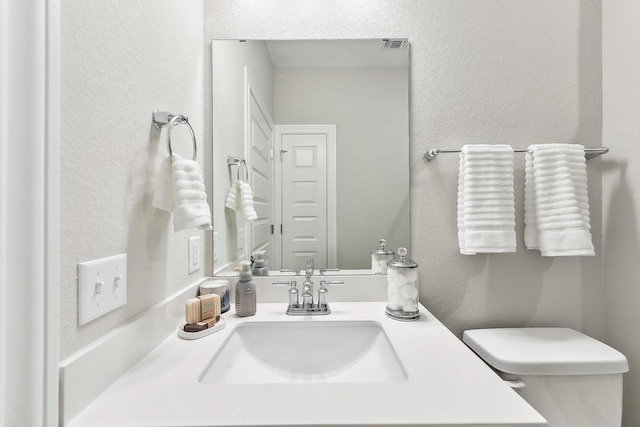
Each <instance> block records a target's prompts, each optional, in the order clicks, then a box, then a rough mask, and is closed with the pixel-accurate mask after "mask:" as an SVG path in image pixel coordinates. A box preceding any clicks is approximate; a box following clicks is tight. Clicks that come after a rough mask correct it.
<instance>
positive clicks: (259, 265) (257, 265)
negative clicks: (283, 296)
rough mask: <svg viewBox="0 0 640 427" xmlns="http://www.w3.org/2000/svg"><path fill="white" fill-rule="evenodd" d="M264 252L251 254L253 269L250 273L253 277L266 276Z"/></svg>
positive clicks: (267, 269)
mask: <svg viewBox="0 0 640 427" xmlns="http://www.w3.org/2000/svg"><path fill="white" fill-rule="evenodd" d="M265 255H266V251H255V252H254V253H253V259H254V261H253V269H252V270H251V272H252V273H253V275H254V276H268V275H269V268H268V267H267V260H266V259H265Z"/></svg>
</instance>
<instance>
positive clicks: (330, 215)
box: [273, 124, 338, 268]
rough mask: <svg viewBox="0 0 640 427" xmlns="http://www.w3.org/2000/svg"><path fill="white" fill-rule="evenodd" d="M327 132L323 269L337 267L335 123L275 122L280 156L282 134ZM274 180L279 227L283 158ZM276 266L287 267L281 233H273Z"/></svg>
mask: <svg viewBox="0 0 640 427" xmlns="http://www.w3.org/2000/svg"><path fill="white" fill-rule="evenodd" d="M319 133H321V134H325V135H326V136H327V265H326V266H320V267H322V268H338V202H337V196H338V195H337V180H336V178H337V177H336V174H337V168H336V125H278V124H277V125H275V137H274V148H275V152H276V153H277V155H278V160H280V159H281V156H280V150H282V144H281V141H282V135H283V134H298V135H309V134H319ZM274 164H275V177H274V180H273V183H274V186H275V187H274V191H273V193H274V203H273V207H274V210H275V213H274V220H275V228H276V229H277V228H278V227H279V226H280V225H281V224H282V194H281V189H282V161H276V162H274ZM274 236H275V238H274V251H273V252H274V258H275V265H276V266H280V268H286V267H287V266H286V265H281V263H282V233H281V232H280V230H277V232H276V233H275V234H274Z"/></svg>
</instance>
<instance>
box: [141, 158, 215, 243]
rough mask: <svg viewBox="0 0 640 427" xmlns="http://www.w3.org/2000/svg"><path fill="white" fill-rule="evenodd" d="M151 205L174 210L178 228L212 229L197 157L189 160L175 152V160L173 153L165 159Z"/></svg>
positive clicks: (175, 227) (175, 223) (174, 223)
mask: <svg viewBox="0 0 640 427" xmlns="http://www.w3.org/2000/svg"><path fill="white" fill-rule="evenodd" d="M151 204H152V206H154V207H156V208H158V209H162V210H165V211H167V212H172V213H173V229H174V230H175V231H180V230H187V229H190V228H198V229H201V230H211V229H212V225H211V209H209V204H208V203H207V193H206V191H205V186H204V179H203V177H202V171H201V170H200V165H199V164H198V162H196V161H194V160H185V159H183V158H182V157H180V156H179V155H178V154H175V153H174V154H173V162H172V161H171V159H170V158H169V156H167V157H165V158H164V159H162V161H161V163H160V169H159V171H158V174H157V177H156V187H155V190H154V193H153V200H152V201H151Z"/></svg>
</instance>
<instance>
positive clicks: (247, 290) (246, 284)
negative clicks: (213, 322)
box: [236, 261, 256, 317]
mask: <svg viewBox="0 0 640 427" xmlns="http://www.w3.org/2000/svg"><path fill="white" fill-rule="evenodd" d="M252 279H253V276H252V275H251V263H250V262H249V261H243V262H242V263H241V264H240V277H239V279H238V282H237V283H236V314H237V315H238V316H240V317H245V316H253V315H254V314H256V284H255V283H254V282H253V280H252Z"/></svg>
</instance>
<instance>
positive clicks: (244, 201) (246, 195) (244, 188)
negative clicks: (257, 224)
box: [225, 180, 258, 221]
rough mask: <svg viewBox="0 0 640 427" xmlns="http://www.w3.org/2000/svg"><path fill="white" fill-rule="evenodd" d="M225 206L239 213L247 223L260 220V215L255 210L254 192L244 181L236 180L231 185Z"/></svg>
mask: <svg viewBox="0 0 640 427" xmlns="http://www.w3.org/2000/svg"><path fill="white" fill-rule="evenodd" d="M225 206H226V207H228V208H229V209H231V210H234V211H236V212H238V213H239V214H240V215H241V216H242V218H243V219H244V220H245V221H255V220H256V219H258V215H257V213H256V211H255V209H254V208H253V190H252V189H251V186H250V185H249V184H247V183H246V182H244V181H242V180H236V181H234V183H233V184H231V188H230V189H229V193H228V194H227V198H226V200H225Z"/></svg>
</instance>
